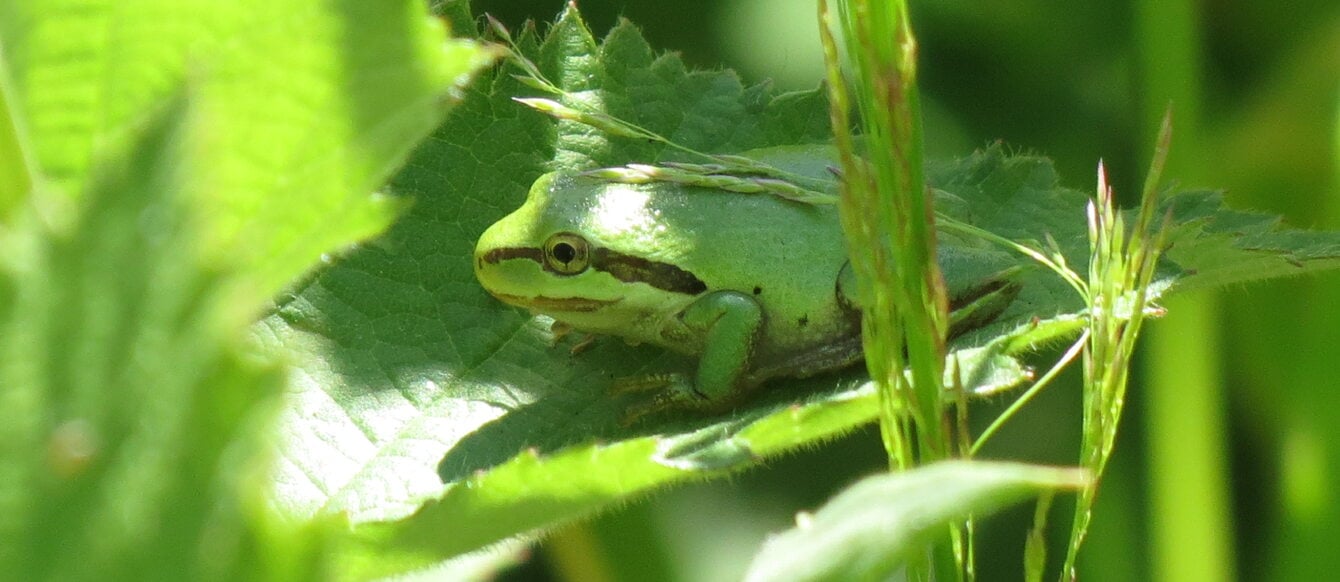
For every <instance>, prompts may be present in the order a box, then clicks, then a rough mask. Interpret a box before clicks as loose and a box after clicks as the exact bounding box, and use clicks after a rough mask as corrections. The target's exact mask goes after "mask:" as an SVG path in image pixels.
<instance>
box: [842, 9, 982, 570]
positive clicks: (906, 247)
mask: <svg viewBox="0 0 1340 582" xmlns="http://www.w3.org/2000/svg"><path fill="white" fill-rule="evenodd" d="M819 15H820V21H821V23H822V26H821V27H820V29H821V31H822V32H821V39H822V41H823V44H824V53H825V58H826V62H827V70H828V79H829V92H830V100H831V106H830V107H831V112H832V113H831V115H832V122H833V129H834V133H835V134H836V144H837V146H838V151H839V158H840V160H841V162H842V180H841V183H840V189H839V191H840V199H839V203H838V211H839V215H840V216H841V220H842V226H843V231H844V232H845V233H846V236H847V244H848V248H849V249H850V251H851V252H850V256H851V264H852V267H853V270H854V271H855V275H856V283H857V293H858V296H859V297H860V301H861V305H862V335H863V341H864V348H865V354H866V365H867V367H868V369H869V371H870V375H871V378H872V379H873V380H874V381H875V384H876V387H877V391H878V393H879V399H880V406H881V415H880V430H881V434H882V435H883V439H884V444H885V448H886V450H887V451H888V454H889V459H890V465H891V466H892V467H894V468H898V469H906V468H910V467H912V466H913V465H915V464H919V463H925V462H930V461H934V460H938V459H943V458H947V457H949V456H951V455H953V454H954V450H955V447H954V443H953V438H954V434H955V433H954V431H952V430H951V429H950V425H951V424H952V423H951V420H950V418H948V416H947V415H949V414H950V407H951V406H953V401H952V400H947V399H946V398H945V394H946V391H945V390H944V387H943V383H944V366H945V335H946V332H947V330H948V321H949V318H948V298H947V293H946V291H945V288H944V281H943V279H942V277H941V275H940V271H939V266H938V264H937V263H936V255H935V213H934V209H933V208H932V204H931V200H932V199H931V196H930V192H929V190H928V189H927V187H926V178H925V175H924V168H925V162H924V154H923V151H922V126H921V107H920V100H919V97H918V93H917V85H916V57H917V49H916V41H915V39H914V38H913V35H912V28H911V22H910V20H909V15H908V9H907V3H906V2H905V1H904V0H894V1H892V2H888V1H884V0H840V1H839V2H837V3H836V11H834V10H830V9H829V7H828V4H827V2H823V1H821V2H820V5H819ZM834 31H838V32H839V33H840V35H841V38H842V40H843V41H844V45H843V46H844V48H845V49H846V52H845V53H839V51H838V44H837V41H836V40H835V39H834V34H833V33H834ZM848 86H850V87H851V89H852V93H851V94H850V95H849V94H848V93H847V88H848ZM853 106H854V108H855V110H856V111H857V112H858V116H857V118H856V123H854V124H853V123H852V119H851V117H850V110H851V109H852V108H853ZM855 127H859V129H860V131H859V135H860V136H861V146H862V151H861V152H860V155H858V152H857V147H856V141H857V140H856V137H855V136H856V135H857V133H858V132H856V131H855ZM904 370H907V371H908V372H909V373H908V374H904ZM909 376H910V378H909ZM948 533H949V534H950V537H949V539H948V540H947V542H948V543H939V544H936V545H935V547H934V548H933V549H932V552H931V555H930V556H929V557H928V558H927V561H926V562H924V563H915V564H911V565H909V570H908V576H909V578H911V579H924V580H929V579H933V578H935V577H936V576H937V575H938V576H951V575H952V576H954V577H955V578H957V579H960V580H961V579H963V577H964V572H965V571H971V567H968V566H965V561H966V560H967V559H968V554H969V553H970V552H969V551H968V548H970V544H967V543H965V541H964V538H963V528H962V527H954V528H951V531H949V532H948ZM951 573H952V574H951Z"/></svg>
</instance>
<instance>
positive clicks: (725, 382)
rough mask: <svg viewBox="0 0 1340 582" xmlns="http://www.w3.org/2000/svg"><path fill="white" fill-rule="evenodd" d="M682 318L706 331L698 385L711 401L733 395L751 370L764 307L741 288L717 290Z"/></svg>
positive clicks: (695, 304)
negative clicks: (750, 364)
mask: <svg viewBox="0 0 1340 582" xmlns="http://www.w3.org/2000/svg"><path fill="white" fill-rule="evenodd" d="M680 319H681V320H682V321H683V322H684V324H685V325H687V326H689V327H691V328H694V329H697V330H701V331H702V332H703V338H704V341H703V354H702V358H701V359H700V360H699V361H698V377H697V381H696V382H695V384H696V386H695V387H694V388H695V389H696V390H697V391H698V393H699V394H700V395H701V396H703V397H704V398H707V399H708V400H709V401H717V400H720V399H722V398H723V397H726V396H729V395H730V394H731V393H733V392H734V391H735V390H736V389H737V388H740V386H738V383H739V381H740V378H741V377H743V376H744V374H745V372H747V371H748V369H749V359H750V357H751V356H752V354H753V350H754V342H755V341H756V339H757V337H758V333H759V330H760V329H761V328H762V327H763V307H762V306H761V305H759V304H758V301H755V300H754V298H753V297H750V296H748V295H745V294H744V293H740V292H737V291H716V292H713V293H710V294H708V295H705V296H704V297H702V298H701V299H699V300H698V301H696V302H694V303H693V305H690V306H689V307H688V308H687V309H685V310H684V313H683V314H682V315H680Z"/></svg>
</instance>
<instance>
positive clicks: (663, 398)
mask: <svg viewBox="0 0 1340 582" xmlns="http://www.w3.org/2000/svg"><path fill="white" fill-rule="evenodd" d="M615 391H616V393H620V394H628V393H641V394H644V395H646V394H648V393H650V396H649V397H644V398H643V399H641V400H640V401H638V402H635V403H633V404H631V405H629V406H628V407H627V408H625V409H624V414H623V419H622V420H621V422H620V424H622V425H623V426H629V425H631V424H634V423H636V422H638V421H639V420H641V419H643V418H646V417H648V416H653V415H657V414H661V413H665V412H673V411H680V410H692V409H701V408H707V407H710V406H711V401H710V400H708V398H707V397H706V396H704V395H703V394H702V393H701V392H698V391H697V390H694V388H693V385H692V384H691V383H689V382H688V381H686V380H685V379H684V377H683V376H680V375H678V374H666V375H661V376H652V377H646V378H635V379H626V380H624V381H620V382H616V384H615Z"/></svg>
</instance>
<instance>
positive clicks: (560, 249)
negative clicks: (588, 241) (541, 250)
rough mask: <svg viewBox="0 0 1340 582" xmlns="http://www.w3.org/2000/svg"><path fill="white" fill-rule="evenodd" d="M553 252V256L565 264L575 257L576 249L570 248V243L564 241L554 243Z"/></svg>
mask: <svg viewBox="0 0 1340 582" xmlns="http://www.w3.org/2000/svg"><path fill="white" fill-rule="evenodd" d="M553 253H554V258H555V259H558V261H559V262H560V263H563V264H565V265H566V264H568V263H571V262H572V260H573V259H575V258H577V249H574V248H572V245H570V244H568V243H565V242H561V243H558V244H556V245H554V250H553Z"/></svg>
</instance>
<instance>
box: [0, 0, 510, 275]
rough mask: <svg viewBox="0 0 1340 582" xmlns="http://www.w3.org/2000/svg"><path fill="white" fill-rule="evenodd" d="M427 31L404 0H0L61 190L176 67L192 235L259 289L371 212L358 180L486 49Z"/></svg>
mask: <svg viewBox="0 0 1340 582" xmlns="http://www.w3.org/2000/svg"><path fill="white" fill-rule="evenodd" d="M445 33H446V31H445V27H444V26H443V23H442V22H441V21H440V20H437V19H434V18H432V17H430V16H429V15H428V14H427V13H426V11H425V9H424V7H423V5H422V3H421V2H417V1H413V0H397V1H393V2H359V1H353V0H296V1H290V2H284V3H283V4H275V3H272V2H263V1H260V0H247V1H242V2H209V1H205V0H187V1H176V0H129V1H118V0H93V1H90V2H83V3H79V4H78V5H72V4H70V3H69V2H66V1H65V0H0V39H3V40H4V41H5V57H6V59H7V61H8V64H9V68H10V74H11V75H12V77H13V79H14V81H15V86H16V87H17V88H18V91H17V94H16V96H15V101H16V102H17V103H16V105H17V107H18V109H19V110H20V111H22V112H23V114H24V115H25V118H26V119H27V121H28V123H27V127H28V129H29V130H30V132H31V136H32V142H33V148H34V152H35V154H36V155H35V156H34V157H35V159H36V160H37V162H38V164H39V165H40V167H41V168H42V170H43V172H44V174H45V178H46V179H47V180H48V181H49V182H50V183H51V184H52V185H53V187H54V188H55V189H57V190H59V191H63V192H64V193H65V194H67V195H70V196H72V197H73V196H77V194H78V192H79V191H80V185H81V184H82V183H83V181H84V180H85V179H86V176H87V170H88V168H89V165H90V164H91V163H92V162H91V160H92V159H93V155H94V153H93V152H94V150H95V149H96V148H97V147H98V146H99V145H100V144H105V143H115V142H116V141H118V140H121V139H123V138H124V137H125V136H126V135H127V129H128V128H129V127H130V126H131V125H132V124H133V123H134V122H135V121H136V120H137V119H138V118H139V117H140V116H141V115H143V112H144V111H145V110H146V109H147V108H149V107H152V106H154V105H155V104H156V103H158V102H159V101H161V100H163V99H164V98H166V97H167V96H169V95H170V94H171V93H172V92H174V91H177V90H178V88H179V87H180V86H181V85H183V84H185V85H186V86H187V87H188V93H190V95H191V98H192V102H193V104H194V106H193V115H197V116H199V117H200V123H199V126H200V127H201V128H202V133H203V136H202V138H201V139H202V143H201V144H199V146H198V147H203V148H206V149H208V150H209V152H210V153H209V155H210V156H211V159H210V163H209V164H205V165H202V166H200V167H198V168H196V169H195V170H194V171H195V172H197V175H195V176H193V179H192V184H191V195H192V197H193V199H194V202H193V204H199V205H200V206H201V207H202V210H203V212H204V213H207V214H208V215H209V216H210V220H209V221H208V222H206V223H203V224H201V225H200V228H201V229H202V232H201V234H200V239H201V241H202V245H201V246H202V248H201V251H202V252H203V253H205V255H206V256H207V258H208V260H210V261H212V262H213V261H216V262H220V263H231V264H239V265H242V268H241V271H242V272H245V273H246V274H247V277H248V278H251V279H253V280H254V284H256V285H258V286H259V287H260V288H261V290H262V291H263V292H264V293H265V294H272V293H275V292H277V291H278V290H279V289H280V288H281V287H283V286H284V285H287V284H288V283H290V282H291V281H292V279H293V274H294V273H297V272H301V271H303V270H304V269H307V268H309V267H310V266H311V265H313V264H315V263H316V262H317V261H318V259H319V258H321V257H322V256H323V253H329V252H331V251H332V250H335V249H338V248H339V247H340V246H341V245H345V244H348V243H349V242H350V241H353V240H357V239H360V238H365V237H367V236H369V235H371V234H373V233H376V232H378V231H380V230H381V229H383V228H385V226H386V225H387V224H388V222H389V221H390V219H391V218H392V215H393V213H392V212H391V210H393V208H391V207H389V206H388V205H387V204H386V203H385V200H384V199H376V198H371V197H369V196H368V193H369V192H371V191H372V190H374V189H375V188H377V187H378V186H380V185H381V184H382V182H383V181H384V180H385V179H386V177H387V176H388V175H389V174H390V173H391V172H392V171H393V170H394V169H395V168H396V167H398V166H399V165H400V164H401V163H402V162H403V161H404V156H405V155H406V154H407V153H408V152H409V148H410V146H411V145H412V144H413V142H414V141H415V140H416V139H418V138H419V137H421V136H423V135H425V134H426V132H428V131H429V130H430V129H431V128H432V127H433V126H434V125H435V124H436V123H437V121H438V120H439V119H441V116H442V114H443V113H444V111H445V105H446V104H448V103H450V102H453V101H454V100H455V99H456V98H457V97H459V95H460V90H461V87H462V86H463V85H464V84H465V83H466V82H468V81H469V79H470V78H471V74H472V73H473V72H474V71H476V70H478V69H479V68H480V67H481V66H483V65H484V64H486V63H487V62H488V60H489V59H490V58H491V56H492V53H490V52H489V51H487V50H482V49H481V48H480V47H479V46H477V45H475V44H473V43H471V42H467V41H446V40H445V38H446V34H445ZM308 192H321V193H322V195H320V196H311V195H307V193H308Z"/></svg>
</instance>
